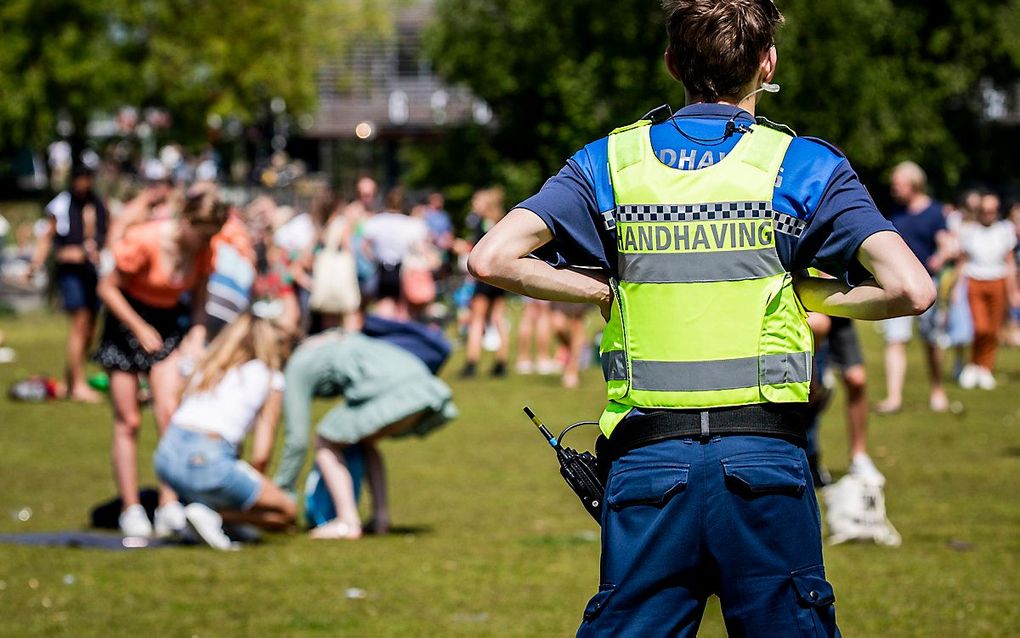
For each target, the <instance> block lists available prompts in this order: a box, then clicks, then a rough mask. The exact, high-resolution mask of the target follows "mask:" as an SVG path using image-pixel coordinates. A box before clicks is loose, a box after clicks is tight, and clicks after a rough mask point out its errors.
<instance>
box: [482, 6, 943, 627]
mask: <svg viewBox="0 0 1020 638" xmlns="http://www.w3.org/2000/svg"><path fill="white" fill-rule="evenodd" d="M663 5H664V8H665V11H666V19H667V31H668V34H669V44H668V48H667V50H666V53H665V63H666V66H667V68H668V70H669V72H670V74H671V75H672V76H673V77H674V78H675V79H676V80H677V81H678V82H681V83H682V84H683V85H684V88H685V89H686V98H687V106H686V107H685V108H684V109H682V110H680V111H679V112H678V113H677V114H676V115H675V116H671V115H670V114H669V113H668V112H665V109H657V110H656V111H654V112H653V113H652V114H650V115H649V116H648V117H647V118H645V119H642V120H640V121H638V122H636V123H634V124H631V125H630V126H625V127H623V128H620V129H617V130H615V131H613V133H612V134H610V135H609V136H608V137H606V138H602V139H600V140H597V141H595V142H593V143H591V144H588V145H587V146H585V147H584V148H583V149H581V150H580V151H578V153H577V154H575V155H574V156H573V157H572V158H571V159H570V160H569V161H568V162H567V164H566V166H565V167H564V168H563V169H562V170H561V171H560V173H559V174H558V175H556V176H554V177H553V178H552V179H550V180H549V181H548V182H546V184H545V186H543V188H542V189H541V191H540V192H539V193H537V194H536V195H534V196H533V197H531V198H529V199H527V200H525V201H524V202H522V203H521V204H519V205H518V207H517V208H516V209H515V210H513V211H512V212H511V213H510V214H509V215H508V216H507V217H506V218H504V219H503V220H502V221H501V222H500V223H499V224H498V225H497V226H495V227H494V228H493V229H492V230H491V231H490V232H489V234H487V235H486V237H485V238H484V239H483V240H482V241H481V242H480V243H479V244H478V245H477V246H476V248H475V249H474V251H473V252H472V254H471V257H470V260H469V262H468V267H469V269H470V270H471V272H472V274H473V275H474V276H476V277H478V278H479V279H481V280H483V281H487V282H489V283H491V284H493V285H497V286H500V287H503V288H506V289H508V290H511V291H514V292H517V293H520V294H524V295H528V296H531V297H536V298H542V299H550V300H553V301H570V302H587V303H594V304H597V305H598V306H599V307H600V308H601V309H602V313H603V316H604V317H605V318H606V319H607V321H608V323H607V326H606V328H605V331H604V337H603V341H602V362H603V371H604V373H605V376H606V380H607V384H608V395H609V404H608V406H607V407H606V409H605V412H604V413H603V414H602V417H601V419H600V425H601V428H602V432H603V438H602V439H600V445H599V454H600V456H604V457H605V458H610V459H613V462H612V466H611V469H610V472H609V476H608V482H607V489H606V501H605V502H606V505H607V506H606V507H605V508H604V514H603V520H602V530H603V532H602V534H603V535H602V562H601V585H600V587H599V592H598V593H597V594H596V595H595V596H594V597H593V598H592V599H591V601H590V602H589V604H588V606H587V608H586V609H585V611H584V621H583V623H582V625H581V628H580V630H579V631H578V635H579V636H693V635H695V634H696V632H697V629H698V626H699V623H700V621H701V616H702V614H703V611H704V608H705V603H706V600H707V598H708V597H709V596H710V595H712V594H716V595H718V596H719V598H720V600H721V603H722V611H723V615H724V618H725V621H726V626H727V628H728V630H729V632H730V634H731V635H735V636H769V637H775V636H803V635H818V636H835V635H838V630H837V629H836V624H835V612H834V608H833V601H834V595H833V590H832V587H831V586H830V585H829V583H828V582H827V581H826V579H825V571H824V567H823V565H822V548H821V531H820V528H819V517H818V505H817V502H816V500H815V496H814V492H813V490H812V489H811V479H810V474H809V470H808V465H807V459H806V457H805V454H804V451H803V449H802V447H801V446H802V444H803V423H802V420H801V419H800V416H799V412H800V408H801V406H803V405H804V404H805V402H806V401H807V399H808V387H809V380H810V377H811V363H810V361H811V350H812V339H811V333H810V330H809V328H808V325H807V321H806V318H805V312H804V310H805V309H808V310H812V311H815V312H822V313H825V314H829V315H834V316H845V317H850V318H855V319H866V320H875V319H882V318H885V317H892V316H900V315H916V314H919V313H921V312H923V311H924V310H926V309H927V308H928V307H929V306H931V304H932V303H933V301H934V298H935V290H934V287H933V286H932V283H931V279H930V278H929V277H928V275H927V272H926V271H925V269H924V267H923V266H921V264H920V263H919V262H918V261H917V259H916V258H915V257H914V256H913V254H912V253H911V252H910V250H909V249H908V248H907V246H906V244H904V242H903V241H902V239H901V238H900V236H899V235H898V234H897V233H896V231H895V229H894V228H893V227H892V226H891V225H890V224H889V223H888V222H886V221H885V220H884V218H883V217H882V216H881V215H880V214H879V212H878V211H877V209H876V208H875V205H874V203H873V201H872V200H871V197H870V196H869V195H868V192H867V190H866V189H865V188H864V186H863V185H862V184H861V183H860V181H859V179H858V178H857V176H856V174H855V173H854V172H853V170H852V169H851V168H850V165H849V163H848V162H847V160H846V158H845V157H844V156H843V155H842V154H841V153H840V152H839V151H838V150H836V149H835V148H834V147H832V146H830V145H828V144H826V143H825V142H822V141H820V140H815V139H810V138H797V137H794V136H793V135H792V134H791V133H792V131H789V129H787V128H786V127H782V126H777V125H773V124H771V123H768V122H767V121H763V122H761V123H758V122H756V121H755V119H754V112H755V107H756V106H757V102H758V96H759V95H760V93H761V90H760V89H762V90H767V91H769V92H774V91H775V90H777V87H776V86H775V85H772V84H769V83H770V82H771V81H772V79H773V77H774V75H775V72H776V59H777V54H776V49H775V46H774V34H775V30H776V28H777V27H778V25H779V24H780V23H781V22H782V19H783V18H782V15H781V14H780V12H779V10H778V9H777V8H776V6H775V5H774V4H773V2H772V1H771V0H664V2H663ZM532 257H537V259H535V258H532ZM809 266H815V267H818V268H819V269H821V270H823V271H824V272H827V273H831V274H833V275H836V276H838V277H839V279H818V278H812V277H810V276H806V275H803V274H801V271H802V270H804V269H806V268H808V267H809ZM795 273H797V274H796V276H795Z"/></svg>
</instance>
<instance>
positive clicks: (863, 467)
mask: <svg viewBox="0 0 1020 638" xmlns="http://www.w3.org/2000/svg"><path fill="white" fill-rule="evenodd" d="M847 473H848V474H853V475H854V476H857V477H860V478H862V479H864V480H866V481H868V482H869V483H871V484H878V485H882V484H884V483H885V476H883V475H882V473H881V472H879V471H878V468H877V467H875V462H874V461H872V460H871V457H870V456H868V455H867V454H866V453H861V454H855V455H854V458H853V460H851V461H850V468H849V469H848V470H847Z"/></svg>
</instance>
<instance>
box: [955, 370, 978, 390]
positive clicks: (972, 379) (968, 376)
mask: <svg viewBox="0 0 1020 638" xmlns="http://www.w3.org/2000/svg"><path fill="white" fill-rule="evenodd" d="M980 375H981V368H979V367H977V366H976V365H974V364H973V363H968V364H967V365H965V366H964V367H963V372H961V373H960V387H961V388H963V389H964V390H973V389H974V388H976V387H977V384H978V381H979V379H980Z"/></svg>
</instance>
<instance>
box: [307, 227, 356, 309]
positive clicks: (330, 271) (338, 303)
mask: <svg viewBox="0 0 1020 638" xmlns="http://www.w3.org/2000/svg"><path fill="white" fill-rule="evenodd" d="M337 221H340V220H334V222H333V223H331V224H330V228H329V229H328V230H327V233H326V245H325V246H323V248H322V250H320V251H319V254H317V255H316V256H315V263H314V264H313V266H312V290H311V297H310V298H309V300H308V305H309V306H310V307H311V309H312V310H315V311H318V312H325V313H329V314H337V313H348V312H354V311H355V310H357V309H358V308H359V307H360V306H361V290H360V289H359V288H358V270H357V264H356V263H355V260H354V254H353V253H351V251H349V250H341V249H340V242H339V235H340V234H341V233H338V232H332V231H335V229H334V228H333V226H334V225H335V224H336V222H337Z"/></svg>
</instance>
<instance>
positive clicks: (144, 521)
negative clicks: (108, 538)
mask: <svg viewBox="0 0 1020 638" xmlns="http://www.w3.org/2000/svg"><path fill="white" fill-rule="evenodd" d="M117 524H118V525H120V531H121V533H122V534H124V536H136V537H141V538H149V537H150V536H152V523H150V522H149V515H148V514H146V513H145V508H144V507H142V506H141V505H132V506H130V507H128V508H127V509H126V510H124V511H123V512H121V513H120V518H118V519H117Z"/></svg>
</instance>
